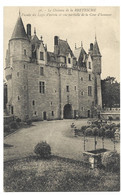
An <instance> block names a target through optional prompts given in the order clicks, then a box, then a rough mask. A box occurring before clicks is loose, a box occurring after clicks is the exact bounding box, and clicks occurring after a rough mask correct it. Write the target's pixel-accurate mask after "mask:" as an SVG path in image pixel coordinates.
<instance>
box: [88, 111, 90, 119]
mask: <svg viewBox="0 0 121 195" xmlns="http://www.w3.org/2000/svg"><path fill="white" fill-rule="evenodd" d="M88 118H90V110H88Z"/></svg>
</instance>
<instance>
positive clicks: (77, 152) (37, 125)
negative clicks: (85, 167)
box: [4, 119, 120, 161]
mask: <svg viewBox="0 0 121 195" xmlns="http://www.w3.org/2000/svg"><path fill="white" fill-rule="evenodd" d="M72 122H74V123H75V125H76V126H77V127H81V126H82V125H87V119H80V120H56V121H42V122H34V123H33V126H31V127H30V128H23V129H21V130H19V131H17V132H16V133H14V134H12V135H9V136H8V137H6V138H5V140H4V143H5V144H9V145H13V147H5V149H4V160H5V161H7V160H10V159H17V158H22V157H26V156H28V155H33V154H34V153H33V150H34V147H35V145H36V144H37V143H38V142H40V141H46V142H47V143H49V144H50V146H51V149H52V154H54V155H58V156H61V157H66V158H72V159H75V160H81V159H82V153H83V149H84V146H83V143H84V142H83V138H82V137H77V138H76V137H74V136H73V131H72V129H71V127H70V126H71V124H72ZM101 147H102V140H101V139H98V144H97V148H101ZM105 148H106V149H109V150H113V148H114V145H113V143H112V142H111V140H109V139H107V140H105ZM91 149H94V138H88V141H87V142H86V150H91ZM116 149H117V151H118V152H119V149H120V146H119V143H116Z"/></svg>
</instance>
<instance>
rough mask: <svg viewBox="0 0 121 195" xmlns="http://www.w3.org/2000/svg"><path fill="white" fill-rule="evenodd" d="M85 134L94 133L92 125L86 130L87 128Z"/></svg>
mask: <svg viewBox="0 0 121 195" xmlns="http://www.w3.org/2000/svg"><path fill="white" fill-rule="evenodd" d="M85 135H89V136H90V135H92V129H91V128H90V127H88V128H87V129H86V130H85Z"/></svg>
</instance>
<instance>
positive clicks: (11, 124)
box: [10, 121, 18, 129]
mask: <svg viewBox="0 0 121 195" xmlns="http://www.w3.org/2000/svg"><path fill="white" fill-rule="evenodd" d="M10 128H11V129H17V128H18V125H17V123H16V122H15V121H13V122H11V123H10Z"/></svg>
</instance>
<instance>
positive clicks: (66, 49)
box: [58, 39, 73, 56]
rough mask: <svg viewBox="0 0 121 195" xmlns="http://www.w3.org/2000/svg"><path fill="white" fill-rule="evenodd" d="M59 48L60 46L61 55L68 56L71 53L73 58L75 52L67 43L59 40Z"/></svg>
mask: <svg viewBox="0 0 121 195" xmlns="http://www.w3.org/2000/svg"><path fill="white" fill-rule="evenodd" d="M58 46H59V55H64V56H66V55H68V54H69V53H70V54H71V56H73V52H72V50H71V48H70V46H69V44H68V42H67V41H65V40H61V39H59V43H58Z"/></svg>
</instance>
